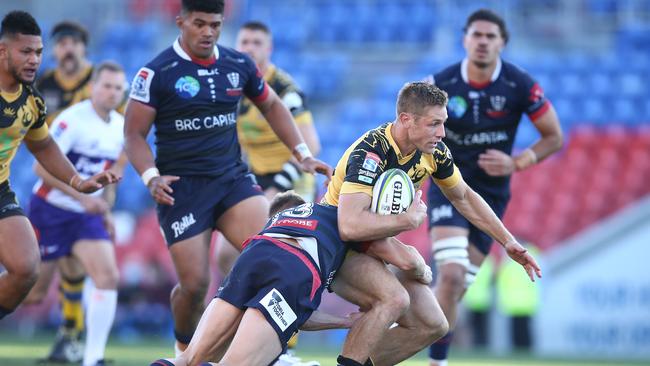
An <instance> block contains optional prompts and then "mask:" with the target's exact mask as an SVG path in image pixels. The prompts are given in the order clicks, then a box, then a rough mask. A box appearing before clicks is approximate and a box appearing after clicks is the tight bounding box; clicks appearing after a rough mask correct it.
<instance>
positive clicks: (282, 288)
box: [216, 236, 324, 351]
mask: <svg viewBox="0 0 650 366" xmlns="http://www.w3.org/2000/svg"><path fill="white" fill-rule="evenodd" d="M317 268H318V267H317V266H316V264H315V263H314V261H313V260H312V258H311V257H310V256H309V254H308V253H307V252H306V251H304V250H302V249H300V248H297V247H294V246H292V245H289V244H286V243H283V242H281V241H279V240H275V239H272V238H269V237H261V236H256V237H254V238H253V239H252V240H251V241H250V242H248V243H247V244H245V247H244V250H243V251H242V253H241V255H240V256H239V258H238V259H237V261H236V262H235V265H234V267H233V269H232V271H231V272H230V274H229V275H228V276H227V277H226V278H225V279H224V282H223V285H222V287H221V288H220V289H219V291H218V293H217V296H216V297H218V298H220V299H222V300H224V301H226V302H228V303H230V304H232V305H233V306H236V307H238V308H240V309H245V308H255V309H258V310H259V311H261V312H262V314H264V317H266V320H267V321H268V322H269V324H271V326H272V327H273V329H275V331H276V333H277V334H278V337H279V338H280V343H281V344H282V350H283V351H286V348H287V342H288V341H289V339H290V338H291V337H292V336H293V334H294V333H296V332H297V331H298V328H299V327H300V326H301V325H303V324H304V323H305V322H306V321H307V319H309V317H310V316H311V314H312V313H313V312H314V310H316V309H317V308H318V306H319V305H320V301H321V295H322V293H323V287H324V286H323V284H322V282H321V279H320V274H319V272H318V270H317Z"/></svg>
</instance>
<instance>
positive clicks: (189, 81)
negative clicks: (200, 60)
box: [174, 75, 201, 99]
mask: <svg viewBox="0 0 650 366" xmlns="http://www.w3.org/2000/svg"><path fill="white" fill-rule="evenodd" d="M174 88H175V89H176V95H178V96H179V97H181V98H183V99H191V98H194V97H195V96H196V95H197V94H198V93H199V90H200V89H201V84H199V81H198V80H196V79H195V78H193V77H191V76H187V75H186V76H181V77H180V78H178V80H176V85H174Z"/></svg>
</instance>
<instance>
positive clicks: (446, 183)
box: [433, 164, 460, 188]
mask: <svg viewBox="0 0 650 366" xmlns="http://www.w3.org/2000/svg"><path fill="white" fill-rule="evenodd" d="M433 181H434V182H435V183H436V184H437V185H438V186H440V187H445V188H454V187H455V186H456V185H457V184H458V182H460V171H459V170H458V167H457V166H456V164H454V172H453V173H452V174H451V175H450V176H449V177H447V178H445V179H436V178H433Z"/></svg>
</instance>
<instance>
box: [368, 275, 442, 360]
mask: <svg viewBox="0 0 650 366" xmlns="http://www.w3.org/2000/svg"><path fill="white" fill-rule="evenodd" d="M396 276H397V278H398V279H399V281H400V283H401V284H402V285H403V286H404V288H405V289H406V291H407V292H408V294H409V298H410V306H409V309H408V311H407V312H406V313H405V314H404V315H403V316H401V317H400V318H399V319H398V320H397V323H398V324H399V326H396V327H392V328H391V329H389V330H388V331H387V332H386V333H385V335H384V336H383V337H382V339H381V341H380V342H379V343H378V344H377V345H376V347H375V348H374V350H373V352H372V354H371V357H372V360H373V361H374V363H375V365H377V366H379V365H396V364H398V363H399V362H402V361H404V360H406V359H408V358H409V357H411V356H413V355H414V354H416V353H417V352H419V351H421V350H422V349H424V348H426V347H427V346H429V345H430V344H431V343H432V342H434V341H435V340H437V339H439V338H440V337H442V336H444V335H445V334H446V333H447V331H448V329H449V325H448V323H447V319H446V318H445V315H444V314H443V312H442V309H440V306H439V305H438V301H437V300H436V298H435V296H434V295H433V292H432V291H431V289H430V288H429V286H427V285H424V284H422V283H420V282H417V281H414V280H412V279H409V278H407V276H405V275H404V273H403V272H401V271H399V270H398V271H397V273H396Z"/></svg>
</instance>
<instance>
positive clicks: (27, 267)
mask: <svg viewBox="0 0 650 366" xmlns="http://www.w3.org/2000/svg"><path fill="white" fill-rule="evenodd" d="M39 263H40V258H39V257H38V256H36V257H34V258H29V257H24V258H21V259H20V260H18V261H16V262H14V263H12V264H11V265H9V266H7V268H6V269H7V272H9V274H11V275H13V276H15V277H16V278H18V280H19V281H20V282H21V283H24V284H26V285H29V286H30V287H31V286H33V285H34V283H36V280H37V279H38V275H39V273H40V269H39Z"/></svg>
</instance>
